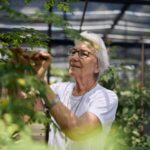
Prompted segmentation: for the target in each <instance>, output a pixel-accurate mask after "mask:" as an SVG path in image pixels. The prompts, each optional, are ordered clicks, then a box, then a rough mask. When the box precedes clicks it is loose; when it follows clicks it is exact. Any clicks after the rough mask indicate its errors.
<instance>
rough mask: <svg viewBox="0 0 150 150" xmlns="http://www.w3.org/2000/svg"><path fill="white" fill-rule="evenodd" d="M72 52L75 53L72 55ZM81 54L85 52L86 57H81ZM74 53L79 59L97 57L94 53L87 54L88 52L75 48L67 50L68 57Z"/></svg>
mask: <svg viewBox="0 0 150 150" xmlns="http://www.w3.org/2000/svg"><path fill="white" fill-rule="evenodd" d="M73 50H74V52H75V53H74V54H73V53H72V52H73ZM81 52H86V53H87V56H86V55H85V56H84V55H83V56H81ZM76 53H78V56H79V58H87V57H89V56H90V55H93V56H94V57H96V58H97V56H96V55H95V53H92V52H89V51H87V50H84V49H77V48H75V47H73V48H70V49H69V50H68V55H69V56H74V55H75V54H76Z"/></svg>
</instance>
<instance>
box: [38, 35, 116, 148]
mask: <svg viewBox="0 0 150 150" xmlns="http://www.w3.org/2000/svg"><path fill="white" fill-rule="evenodd" d="M81 37H83V39H79V40H76V41H75V46H74V47H73V48H72V49H70V51H69V74H70V75H71V76H72V77H73V78H74V82H59V83H55V84H53V85H51V87H48V90H47V99H48V101H49V105H48V106H49V111H50V113H51V115H52V116H53V119H54V121H55V122H56V124H57V126H58V128H53V127H52V126H51V130H50V132H49V144H50V145H51V146H52V147H53V148H54V149H57V150H102V149H103V146H104V139H105V137H106V135H107V133H108V132H109V129H110V127H111V124H112V122H113V121H114V119H115V114H116V109H117V104H118V98H117V95H116V94H115V93H114V92H113V91H111V90H108V89H106V88H104V87H102V86H101V85H100V84H99V83H97V79H98V77H99V75H101V74H102V73H103V72H104V71H105V70H106V69H107V68H108V66H109V59H108V54H107V50H106V47H105V45H104V42H103V41H102V39H101V38H100V37H99V36H98V35H97V34H94V33H88V32H83V33H81ZM40 55H42V56H43V57H48V56H49V55H48V54H47V53H42V52H41V54H40ZM49 63H50V57H49V59H46V60H44V61H43V62H41V63H40V64H41V66H40V67H39V69H38V70H37V71H38V75H39V77H40V76H42V75H43V74H44V72H45V70H46V69H47V66H48V65H49Z"/></svg>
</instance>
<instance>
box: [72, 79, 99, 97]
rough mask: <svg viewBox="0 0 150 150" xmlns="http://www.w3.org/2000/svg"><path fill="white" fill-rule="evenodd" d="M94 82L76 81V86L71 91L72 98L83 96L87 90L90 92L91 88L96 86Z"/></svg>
mask: <svg viewBox="0 0 150 150" xmlns="http://www.w3.org/2000/svg"><path fill="white" fill-rule="evenodd" d="M96 83H97V82H96V81H95V80H86V81H84V80H76V85H75V87H74V89H73V93H72V94H73V95H74V96H79V95H83V94H85V93H86V92H88V91H89V90H91V89H92V88H94V87H95V86H96Z"/></svg>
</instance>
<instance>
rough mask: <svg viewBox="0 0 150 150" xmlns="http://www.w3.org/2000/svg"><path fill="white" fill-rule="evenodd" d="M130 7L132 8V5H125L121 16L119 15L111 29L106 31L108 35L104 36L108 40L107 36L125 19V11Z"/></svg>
mask: <svg viewBox="0 0 150 150" xmlns="http://www.w3.org/2000/svg"><path fill="white" fill-rule="evenodd" d="M129 6H130V4H125V5H124V6H123V7H122V9H121V12H120V14H119V15H118V16H117V17H116V19H115V20H114V23H113V24H112V26H111V28H110V29H108V30H107V31H106V33H105V34H104V38H107V35H108V34H109V33H111V32H112V30H113V29H114V28H115V25H117V23H118V22H119V20H120V19H121V18H122V17H123V15H124V13H125V11H126V10H127V9H128V8H129Z"/></svg>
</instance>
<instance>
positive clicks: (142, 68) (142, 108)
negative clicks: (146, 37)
mask: <svg viewBox="0 0 150 150" xmlns="http://www.w3.org/2000/svg"><path fill="white" fill-rule="evenodd" d="M144 56H145V49H144V42H143V40H142V46H141V83H140V86H141V87H140V88H141V90H142V88H144V64H145V57H144ZM141 120H142V121H144V101H143V99H142V96H141ZM143 133H144V123H142V126H141V131H140V134H141V136H143Z"/></svg>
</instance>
